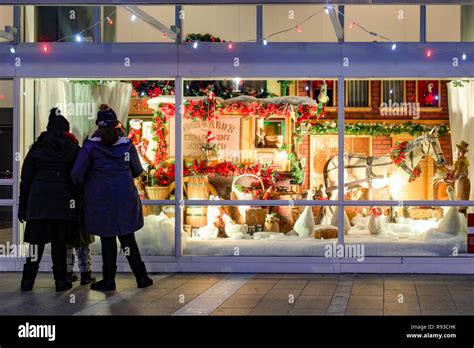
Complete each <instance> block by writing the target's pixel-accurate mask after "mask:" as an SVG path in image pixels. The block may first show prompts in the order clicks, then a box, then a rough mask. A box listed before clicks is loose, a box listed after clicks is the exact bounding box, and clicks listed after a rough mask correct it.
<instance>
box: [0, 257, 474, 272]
mask: <svg viewBox="0 0 474 348" xmlns="http://www.w3.org/2000/svg"><path fill="white" fill-rule="evenodd" d="M144 261H145V263H146V265H147V269H148V271H149V272H152V273H157V272H163V273H176V272H189V273H194V272H198V273H308V274H312V273H329V274H330V273H335V274H337V273H374V274H377V273H393V274H411V273H424V274H474V257H470V256H467V255H465V256H464V255H463V256H459V257H450V258H436V257H430V258H426V257H406V258H404V257H366V258H365V260H364V261H363V262H357V261H355V260H353V259H336V260H335V259H325V258H308V257H239V258H232V257H191V256H183V257H181V258H175V257H157V256H155V257H151V256H149V257H144ZM23 264H24V259H18V258H11V259H5V260H2V261H1V262H0V272H21V271H22V269H23ZM117 266H118V272H130V267H129V266H128V263H127V260H126V259H125V258H123V257H121V258H119V260H118V263H117ZM51 267H52V263H51V258H50V257H49V256H45V257H44V260H43V261H42V263H41V267H40V271H41V272H51ZM93 269H94V272H101V269H102V261H101V258H100V256H95V257H94V260H93Z"/></svg>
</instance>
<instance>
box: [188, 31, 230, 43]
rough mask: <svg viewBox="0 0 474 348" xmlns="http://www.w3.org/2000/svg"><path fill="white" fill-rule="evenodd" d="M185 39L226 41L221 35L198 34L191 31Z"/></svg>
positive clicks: (189, 40) (190, 40)
mask: <svg viewBox="0 0 474 348" xmlns="http://www.w3.org/2000/svg"><path fill="white" fill-rule="evenodd" d="M184 41H186V42H194V41H200V42H225V40H222V39H221V38H220V37H217V36H214V35H211V34H196V33H189V34H187V35H186V37H185V39H184Z"/></svg>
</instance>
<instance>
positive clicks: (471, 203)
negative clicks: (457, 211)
mask: <svg viewBox="0 0 474 348" xmlns="http://www.w3.org/2000/svg"><path fill="white" fill-rule="evenodd" d="M400 203H402V204H403V206H405V207H411V206H433V207H457V206H468V207H474V200H469V201H456V200H454V201H438V200H413V201H411V200H410V201H395V200H394V201H386V200H380V201H377V200H363V201H359V200H358V201H350V200H348V201H344V205H345V206H372V205H373V206H398V205H400Z"/></svg>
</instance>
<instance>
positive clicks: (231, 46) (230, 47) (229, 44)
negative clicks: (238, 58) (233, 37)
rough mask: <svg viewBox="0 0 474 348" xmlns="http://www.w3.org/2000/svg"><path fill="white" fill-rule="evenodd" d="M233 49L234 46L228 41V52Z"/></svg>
mask: <svg viewBox="0 0 474 348" xmlns="http://www.w3.org/2000/svg"><path fill="white" fill-rule="evenodd" d="M233 47H234V45H233V44H232V41H230V42H229V43H228V44H227V48H228V49H229V50H231V49H232V48H233Z"/></svg>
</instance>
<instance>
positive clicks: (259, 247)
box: [93, 212, 467, 257]
mask: <svg viewBox="0 0 474 348" xmlns="http://www.w3.org/2000/svg"><path fill="white" fill-rule="evenodd" d="M456 213H457V212H456ZM458 215H459V225H458V226H459V229H458V230H457V232H456V233H455V234H454V235H453V234H452V233H451V232H452V231H451V229H450V230H449V231H448V232H449V233H447V231H446V230H445V229H444V226H443V223H442V221H443V220H440V221H436V220H435V219H430V220H412V219H408V218H400V219H399V221H398V222H397V223H388V222H387V221H386V218H385V216H383V215H382V216H380V220H381V222H382V223H383V224H384V227H385V228H384V230H383V231H382V232H381V233H380V234H377V235H371V234H370V232H369V229H368V224H369V219H370V217H363V216H360V215H357V216H356V217H355V218H353V220H352V223H353V226H352V227H351V228H350V230H349V231H348V232H347V234H346V235H345V238H344V240H345V243H346V244H364V246H365V256H366V257H368V256H398V257H401V256H450V255H453V252H458V253H459V254H461V253H465V252H466V232H467V231H466V230H467V228H466V219H465V217H464V215H462V214H458ZM174 224H175V222H174V219H173V218H168V217H167V216H166V215H165V214H163V213H161V214H160V215H158V216H157V215H149V216H147V217H145V225H144V227H143V228H142V229H141V230H139V231H137V232H136V238H137V243H138V246H139V247H140V252H141V253H142V255H160V256H162V255H174V238H175V237H174ZM440 227H442V228H440ZM326 228H331V226H328V225H316V226H315V228H314V230H315V231H316V230H318V229H326ZM215 231H216V230H213V231H212V233H209V235H207V236H205V237H189V236H188V235H187V234H186V233H184V232H183V237H182V247H183V254H184V255H196V256H234V255H235V250H236V249H235V248H238V251H239V255H240V256H324V252H325V249H326V247H327V245H328V244H332V243H335V242H337V239H315V238H313V236H312V235H309V236H307V237H300V236H299V235H298V234H297V233H296V232H295V231H290V232H288V233H286V234H285V233H280V232H256V233H254V234H253V235H252V236H251V235H249V234H247V233H241V232H237V233H235V234H233V235H232V238H217V237H216V234H215ZM209 232H211V231H209ZM100 253H101V252H100V240H99V238H96V242H95V243H94V244H93V254H96V255H97V254H100Z"/></svg>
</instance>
